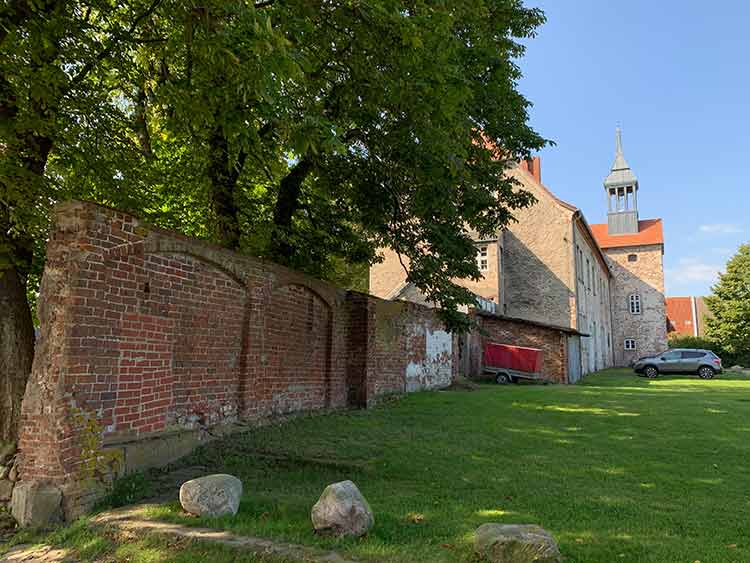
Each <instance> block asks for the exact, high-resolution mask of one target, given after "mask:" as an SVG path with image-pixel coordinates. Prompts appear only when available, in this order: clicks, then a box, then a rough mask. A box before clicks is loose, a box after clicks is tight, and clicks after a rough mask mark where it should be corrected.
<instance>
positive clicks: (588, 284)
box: [586, 258, 591, 288]
mask: <svg viewBox="0 0 750 563" xmlns="http://www.w3.org/2000/svg"><path fill="white" fill-rule="evenodd" d="M586 287H587V288H590V287H591V262H589V259H588V258H586Z"/></svg>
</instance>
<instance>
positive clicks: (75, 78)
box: [63, 0, 162, 95]
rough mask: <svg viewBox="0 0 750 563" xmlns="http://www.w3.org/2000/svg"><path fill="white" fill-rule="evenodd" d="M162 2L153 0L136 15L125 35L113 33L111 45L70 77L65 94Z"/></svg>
mask: <svg viewBox="0 0 750 563" xmlns="http://www.w3.org/2000/svg"><path fill="white" fill-rule="evenodd" d="M161 2H162V0H152V1H151V5H150V6H149V7H148V8H147V9H146V10H145V11H144V12H142V13H141V14H140V15H138V16H136V18H135V19H134V20H133V22H132V23H131V24H130V27H129V28H128V30H127V31H126V32H125V33H124V34H123V35H117V34H113V37H112V40H111V41H110V43H109V45H107V46H106V47H105V48H104V49H102V50H101V51H99V53H98V54H97V55H96V56H95V57H94V58H93V59H91V60H89V61H88V62H87V63H86V64H85V65H83V66H82V67H81V70H79V71H78V73H77V74H76V75H75V76H73V78H71V79H70V82H69V83H68V88H67V89H66V90H65V92H64V93H63V95H65V93H67V92H69V91H70V90H71V89H72V88H73V87H74V86H75V85H76V84H79V83H81V82H82V81H83V80H84V79H85V78H86V77H87V76H88V74H89V73H90V72H91V71H92V70H93V69H94V68H95V67H96V65H98V64H99V63H100V62H102V61H103V60H104V59H106V58H107V57H108V56H110V55H111V54H112V51H114V49H115V46H116V45H117V41H118V40H120V39H122V38H123V37H127V36H130V35H132V34H133V32H135V30H136V29H137V28H138V26H139V25H140V24H141V22H142V21H143V20H144V19H146V18H147V17H149V16H150V15H151V14H153V13H154V12H155V11H156V9H157V8H158V7H159V4H161Z"/></svg>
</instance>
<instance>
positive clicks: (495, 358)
mask: <svg viewBox="0 0 750 563" xmlns="http://www.w3.org/2000/svg"><path fill="white" fill-rule="evenodd" d="M543 360H544V352H543V351H542V350H540V349H538V348H527V347H525V346H511V345H509V344H500V343H497V342H486V343H485V345H484V361H483V367H482V371H483V372H484V373H486V374H490V375H492V376H493V377H494V378H495V381H497V382H498V383H500V384H503V385H504V384H508V383H515V382H517V381H518V380H520V379H526V380H531V381H540V382H543V383H548V381H547V380H546V379H545V378H544V376H543V375H542V365H543Z"/></svg>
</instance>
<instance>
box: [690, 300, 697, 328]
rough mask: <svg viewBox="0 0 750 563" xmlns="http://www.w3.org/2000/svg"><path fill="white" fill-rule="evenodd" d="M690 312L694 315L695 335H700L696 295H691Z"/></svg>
mask: <svg viewBox="0 0 750 563" xmlns="http://www.w3.org/2000/svg"><path fill="white" fill-rule="evenodd" d="M690 312H691V313H692V315H693V336H698V308H697V306H696V305H695V297H693V296H692V295H691V296H690Z"/></svg>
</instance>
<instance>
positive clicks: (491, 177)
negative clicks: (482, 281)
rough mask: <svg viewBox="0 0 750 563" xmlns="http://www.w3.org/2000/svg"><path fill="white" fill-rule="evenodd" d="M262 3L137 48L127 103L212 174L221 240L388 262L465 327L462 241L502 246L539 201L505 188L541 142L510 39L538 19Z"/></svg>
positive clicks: (328, 265) (303, 265)
mask: <svg viewBox="0 0 750 563" xmlns="http://www.w3.org/2000/svg"><path fill="white" fill-rule="evenodd" d="M262 4H263V6H262V8H258V7H256V6H250V5H231V6H228V5H227V4H226V3H224V2H207V3H204V4H203V5H202V7H201V9H200V10H199V11H198V12H197V13H195V10H192V11H183V13H182V15H179V13H178V15H177V16H176V17H173V18H172V20H171V22H170V25H169V26H168V28H166V29H164V30H163V32H162V33H163V35H164V36H165V38H166V39H165V41H163V42H160V43H150V44H146V45H143V46H141V47H140V48H139V58H140V60H141V61H144V63H143V64H142V65H140V67H139V68H138V69H137V71H136V74H138V75H139V77H138V78H137V80H136V84H135V85H134V86H133V87H130V88H128V87H125V88H123V91H124V92H125V93H126V94H125V95H126V96H130V99H131V104H133V106H134V107H135V106H136V105H137V104H138V103H139V102H138V100H137V99H135V98H133V95H132V93H133V92H139V93H140V92H143V90H144V89H147V90H148V95H147V96H145V100H146V102H147V103H148V106H149V107H148V109H147V111H145V112H142V113H143V115H145V116H146V120H145V122H146V129H147V130H154V131H160V132H161V133H162V135H166V136H167V137H168V138H173V139H179V140H180V141H179V143H180V145H182V146H184V147H187V149H186V150H187V151H188V152H189V154H190V155H191V157H190V159H189V161H190V162H191V163H203V165H204V166H205V172H204V174H202V175H199V176H194V177H195V178H198V177H200V178H202V181H203V182H204V183H205V186H206V189H205V193H206V197H207V201H208V208H209V210H210V216H211V218H212V220H211V223H212V225H213V228H212V229H211V230H212V236H213V238H214V239H215V240H216V241H217V242H220V243H221V244H224V245H226V246H229V247H231V248H239V249H243V250H245V251H248V252H252V253H253V254H258V255H262V256H267V257H269V258H271V259H273V260H275V261H277V262H281V263H283V264H286V265H289V266H291V267H294V268H298V269H302V270H305V271H307V272H309V273H311V274H313V275H317V276H321V277H329V278H330V277H335V271H336V269H337V264H340V263H342V262H343V263H355V264H357V263H360V264H361V263H367V262H371V261H373V260H375V259H376V258H375V253H376V249H377V248H378V247H383V246H390V247H392V248H394V249H396V250H397V251H398V252H399V253H400V254H401V255H402V256H403V257H404V258H405V260H404V263H408V264H409V267H408V270H409V271H408V276H409V281H411V282H413V283H415V284H416V285H417V286H418V287H420V288H421V289H422V290H423V291H424V292H425V293H426V294H427V295H428V296H429V297H430V298H431V299H432V300H433V301H435V302H438V303H440V304H441V305H442V306H443V307H444V309H445V311H446V314H445V316H446V318H447V319H448V320H449V321H450V322H452V323H453V324H454V325H455V323H457V322H459V317H458V316H457V315H455V314H454V313H455V310H456V308H457V306H458V305H460V304H462V303H469V302H471V299H472V298H471V296H470V295H469V293H468V292H467V291H466V290H465V289H463V288H461V287H459V286H457V285H456V284H454V283H453V282H452V281H451V279H452V278H454V277H474V278H476V277H478V276H479V272H478V270H477V267H476V263H475V260H474V253H475V248H474V245H473V243H472V241H471V239H470V237H469V236H468V229H469V228H471V229H473V230H475V231H478V232H480V233H482V234H489V233H492V232H496V231H497V230H498V229H500V228H501V227H502V226H504V225H506V224H507V223H508V222H509V221H511V220H512V212H513V210H514V209H518V208H521V207H524V206H526V205H529V204H531V203H532V201H533V198H532V197H531V195H530V194H528V193H526V192H524V191H521V190H518V189H517V188H516V186H514V184H513V182H512V181H511V180H510V179H509V178H507V177H505V176H504V174H503V172H504V170H505V169H506V167H507V166H509V165H511V164H512V162H513V161H515V160H516V159H517V158H520V157H522V156H525V155H526V154H528V152H529V151H531V150H534V149H538V148H540V147H541V146H543V145H544V144H545V140H544V139H542V138H541V137H539V136H538V135H537V134H536V133H535V132H534V131H532V130H531V129H530V128H529V127H528V125H527V124H526V121H527V108H528V105H529V104H528V102H527V101H526V100H525V99H524V98H523V97H522V96H521V95H520V94H519V93H518V92H517V89H516V83H517V80H518V78H519V77H520V71H519V69H518V67H517V65H516V63H515V61H516V60H517V59H518V58H519V57H520V56H521V55H522V54H523V47H522V46H521V45H520V44H519V43H517V42H516V41H514V38H523V37H529V36H531V35H533V33H534V30H535V28H536V26H538V25H539V24H540V23H541V22H542V21H543V16H542V14H541V13H540V12H539V11H538V10H530V9H525V8H523V6H522V4H521V2H520V1H516V0H495V1H492V0H490V1H484V0H476V1H472V2H461V3H453V4H451V5H446V4H443V3H439V2H428V3H425V2H394V1H388V0H381V1H375V2H344V1H333V2H309V1H302V0H298V1H290V2H283V3H281V2H266V3H262ZM140 84H145V85H147V86H146V88H142V87H141V86H140ZM128 92H130V93H129V94H128ZM138 96H139V97H138V99H140V94H139V95H138ZM149 138H152V139H153V138H154V136H153V135H151V136H149ZM498 146H499V147H502V149H503V150H502V152H500V151H497V150H495V149H493V147H498ZM156 152H158V151H156ZM151 154H154V152H152V153H151ZM159 158H160V157H158V156H157V160H158V159H159ZM179 176H182V175H178V177H179Z"/></svg>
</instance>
